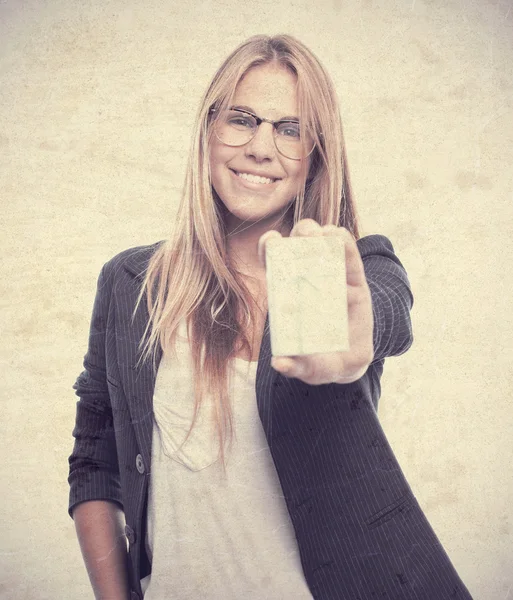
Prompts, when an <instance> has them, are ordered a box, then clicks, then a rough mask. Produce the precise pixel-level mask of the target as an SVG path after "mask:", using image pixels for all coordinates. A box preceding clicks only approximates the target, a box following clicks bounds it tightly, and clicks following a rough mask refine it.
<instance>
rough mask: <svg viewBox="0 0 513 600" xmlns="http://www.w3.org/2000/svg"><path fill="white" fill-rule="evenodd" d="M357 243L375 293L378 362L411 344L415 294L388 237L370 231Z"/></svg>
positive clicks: (369, 282) (368, 280)
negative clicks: (370, 233) (411, 312)
mask: <svg viewBox="0 0 513 600" xmlns="http://www.w3.org/2000/svg"><path fill="white" fill-rule="evenodd" d="M357 245H358V249H359V251H360V256H361V257H362V262H363V266H364V270H365V277H366V279H367V283H368V285H369V288H370V292H371V297H372V312H373V316H374V334H373V344H374V359H373V361H372V362H373V363H375V362H377V361H380V360H382V359H384V358H385V357H387V356H398V355H400V354H403V353H404V352H406V350H408V348H410V346H411V345H412V343H413V332H412V325H411V318H410V311H411V308H412V306H413V294H412V291H411V287H410V282H409V281H408V276H407V274H406V271H405V269H404V267H403V265H402V263H401V261H400V260H399V259H398V258H397V256H396V255H395V253H394V248H393V246H392V243H391V242H390V240H389V239H388V238H387V237H385V236H384V235H369V236H366V237H363V238H361V239H359V240H358V241H357Z"/></svg>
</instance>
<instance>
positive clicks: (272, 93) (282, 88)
mask: <svg viewBox="0 0 513 600" xmlns="http://www.w3.org/2000/svg"><path fill="white" fill-rule="evenodd" d="M232 106H237V107H239V108H241V109H242V108H244V110H248V111H250V112H252V113H254V114H255V115H258V116H259V117H263V118H266V119H271V120H273V121H276V120H278V119H283V118H284V117H293V116H295V117H297V116H298V104H297V95H296V77H295V76H294V75H293V74H292V73H291V72H290V71H288V70H286V69H284V68H283V67H280V66H278V65H274V64H268V65H263V66H258V67H253V68H252V69H250V70H249V71H248V72H247V73H246V75H245V76H244V77H243V78H242V80H241V81H240V82H239V84H238V85H237V88H236V90H235V96H234V98H233V101H232ZM209 156H210V172H211V177H212V186H213V188H214V189H215V191H216V192H217V195H218V196H219V198H220V199H221V201H222V202H223V204H224V206H225V207H226V209H227V214H228V223H227V225H228V229H229V231H232V230H233V229H234V228H235V227H237V226H238V225H240V224H242V223H244V227H247V226H248V225H250V224H251V223H255V224H256V222H258V228H259V229H260V230H265V228H266V227H267V228H271V227H272V225H273V223H275V221H276V219H277V218H278V217H279V216H280V215H282V214H283V213H284V212H286V210H287V208H288V207H289V206H290V204H291V203H292V202H293V200H294V198H295V197H296V195H297V193H298V189H299V186H300V185H301V179H302V170H303V169H306V170H307V169H308V168H309V166H310V158H309V157H308V158H307V159H305V160H292V159H290V158H286V157H285V156H283V155H282V154H280V153H279V152H278V150H277V149H276V146H275V143H274V130H273V126H272V125H271V124H270V123H261V125H260V127H259V128H258V130H257V132H256V134H255V136H254V137H253V139H251V140H250V141H249V142H248V143H247V144H245V145H244V146H238V147H233V146H227V145H225V144H223V143H222V142H220V141H219V140H218V139H217V137H216V136H215V135H214V136H212V142H211V147H210V155H209ZM241 175H242V176H241ZM252 176H260V177H264V178H265V179H256V178H255V177H252ZM270 180H271V181H270Z"/></svg>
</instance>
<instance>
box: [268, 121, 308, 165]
mask: <svg viewBox="0 0 513 600" xmlns="http://www.w3.org/2000/svg"><path fill="white" fill-rule="evenodd" d="M275 139H276V147H277V148H278V151H279V152H280V153H281V154H283V155H284V156H287V157H288V158H293V159H296V160H297V159H300V158H306V157H307V156H308V155H309V154H310V153H311V152H312V150H313V147H314V143H313V140H312V139H311V137H310V136H307V139H306V140H305V141H303V139H302V137H301V130H300V127H299V123H297V122H296V121H282V122H281V123H277V125H276V136H275Z"/></svg>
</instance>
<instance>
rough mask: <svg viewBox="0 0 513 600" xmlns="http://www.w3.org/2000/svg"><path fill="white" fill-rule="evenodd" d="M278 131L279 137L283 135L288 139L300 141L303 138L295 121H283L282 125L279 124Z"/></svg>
mask: <svg viewBox="0 0 513 600" xmlns="http://www.w3.org/2000/svg"><path fill="white" fill-rule="evenodd" d="M276 130H277V132H278V135H282V136H283V137H286V138H290V139H299V138H300V137H301V135H300V129H299V123H296V122H294V121H283V122H282V123H278V124H277V127H276Z"/></svg>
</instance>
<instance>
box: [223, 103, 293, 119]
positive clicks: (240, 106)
mask: <svg viewBox="0 0 513 600" xmlns="http://www.w3.org/2000/svg"><path fill="white" fill-rule="evenodd" d="M231 108H232V109H234V110H244V111H246V112H249V113H251V114H252V115H255V116H257V115H256V113H255V111H254V110H253V109H252V108H251V107H250V106H244V105H242V104H235V105H233V106H232V107H231ZM278 121H296V122H297V123H299V118H298V117H295V116H288V117H281V118H280V119H277V122H278Z"/></svg>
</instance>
